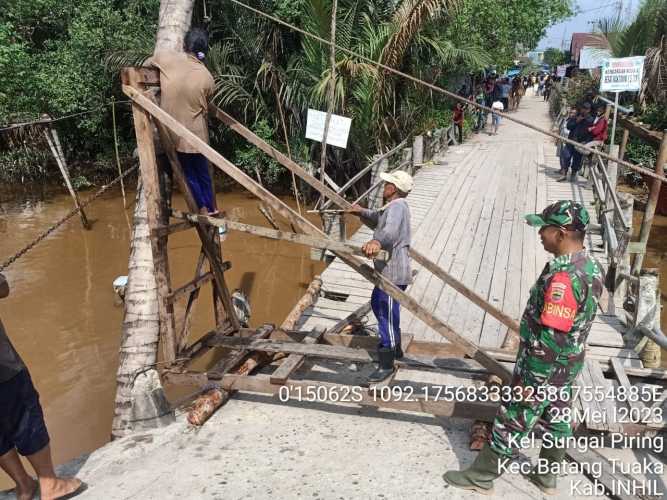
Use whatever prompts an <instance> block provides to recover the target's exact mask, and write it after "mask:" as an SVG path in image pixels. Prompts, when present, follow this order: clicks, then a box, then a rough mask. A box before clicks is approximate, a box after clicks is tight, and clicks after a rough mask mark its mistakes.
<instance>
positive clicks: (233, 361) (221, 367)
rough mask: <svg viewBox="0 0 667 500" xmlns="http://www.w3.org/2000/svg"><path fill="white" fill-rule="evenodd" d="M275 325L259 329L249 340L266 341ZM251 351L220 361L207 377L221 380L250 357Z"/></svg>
mask: <svg viewBox="0 0 667 500" xmlns="http://www.w3.org/2000/svg"><path fill="white" fill-rule="evenodd" d="M274 328H275V327H274V326H273V325H269V324H266V325H263V326H262V327H261V328H259V329H257V330H256V331H255V333H254V334H253V335H252V337H250V338H249V339H248V340H262V339H266V338H267V337H269V335H271V332H272V331H273V330H274ZM250 353H251V351H250V350H241V351H238V352H236V353H233V354H231V355H230V356H227V357H225V358H223V359H221V360H220V361H218V362H217V363H216V364H215V365H214V366H213V368H211V369H210V370H209V371H208V373H207V377H208V378H209V379H216V378H217V379H220V378H221V377H222V376H223V375H224V374H226V373H227V372H229V371H230V370H232V369H233V368H235V367H236V366H237V365H238V364H240V363H242V362H243V361H244V360H245V359H246V358H247V357H248V355H250Z"/></svg>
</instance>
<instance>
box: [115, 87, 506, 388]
mask: <svg viewBox="0 0 667 500" xmlns="http://www.w3.org/2000/svg"><path fill="white" fill-rule="evenodd" d="M123 92H125V94H126V95H128V96H129V97H130V98H131V99H132V100H133V102H134V103H135V104H137V105H139V106H140V107H141V108H142V109H143V110H145V111H146V112H148V113H149V114H150V115H152V116H153V117H154V118H155V119H156V120H157V121H159V122H160V123H162V124H163V125H164V126H166V127H167V128H168V129H169V130H171V131H172V132H173V133H175V134H178V135H180V136H182V137H184V138H185V139H186V140H187V141H189V142H190V143H191V144H192V145H193V146H196V148H197V149H198V150H199V151H200V152H201V153H202V154H204V155H205V156H206V157H207V158H208V159H209V161H211V162H212V163H213V164H215V165H216V166H217V167H218V168H220V169H221V170H222V171H223V172H225V173H227V174H228V175H229V176H230V177H232V178H233V179H234V180H236V181H237V182H239V183H240V184H241V185H242V186H243V187H245V188H246V189H247V190H248V191H250V192H251V193H253V194H254V195H255V196H257V197H259V198H260V199H262V200H263V201H265V202H266V203H267V204H268V205H269V206H271V207H272V208H273V209H274V210H276V212H278V213H280V214H281V215H283V216H284V217H285V218H286V219H287V220H288V221H289V222H291V223H292V224H294V225H295V227H297V228H299V229H300V230H301V231H303V232H304V233H306V234H312V235H318V236H321V237H326V235H325V234H324V233H322V231H320V230H319V229H318V228H317V227H316V226H314V225H313V224H311V223H310V222H309V221H308V220H306V219H304V218H303V217H301V216H300V215H299V214H297V213H296V212H294V211H293V210H292V209H291V208H289V207H288V206H287V205H285V204H284V203H283V202H282V201H280V200H279V199H278V198H276V197H275V196H274V195H273V194H272V193H270V192H269V191H267V190H266V189H265V188H263V187H262V186H259V185H258V184H257V183H256V182H255V181H253V180H252V179H251V178H250V177H248V176H247V175H246V174H245V173H243V172H242V171H241V170H239V169H238V168H237V167H236V166H235V165H233V164H232V163H230V162H229V161H228V160H227V159H225V158H224V157H223V156H222V155H220V154H219V153H217V152H216V151H215V150H214V149H213V148H211V147H210V146H209V145H208V144H206V143H204V142H203V141H201V140H200V139H199V138H198V137H196V136H195V135H194V134H192V133H191V132H190V131H189V130H187V129H186V128H185V127H184V126H183V125H181V124H180V123H178V121H176V120H175V119H174V118H173V117H171V116H170V115H169V114H167V113H166V112H164V111H163V110H162V109H161V108H160V107H159V106H157V105H156V104H155V103H153V102H151V100H150V99H148V98H146V97H145V96H143V95H142V94H141V93H140V92H138V91H137V90H136V89H135V88H133V87H130V86H127V85H124V86H123ZM336 255H337V256H338V257H339V258H341V259H342V260H343V261H344V262H346V263H347V264H348V265H350V267H352V268H353V269H355V270H356V271H357V272H359V273H360V274H361V275H362V276H364V277H365V278H367V279H368V280H369V281H371V282H372V283H374V284H375V285H376V286H378V287H379V288H381V289H382V290H384V291H385V292H386V293H387V294H388V295H390V296H391V297H392V298H394V299H395V300H397V301H399V302H400V303H401V305H402V306H403V307H405V308H406V309H408V310H409V311H411V312H412V313H413V314H415V315H417V316H418V317H419V318H420V319H421V320H422V321H424V322H425V323H426V324H428V325H429V326H430V327H431V328H433V329H434V330H435V331H437V332H438V333H440V334H441V335H443V336H444V337H446V338H447V339H448V340H449V341H450V342H452V343H455V344H457V345H458V346H460V347H461V348H462V349H463V351H464V352H465V353H466V354H467V355H468V356H470V357H471V358H472V359H474V360H476V361H478V362H479V363H480V364H481V365H483V366H484V367H485V368H487V369H488V370H490V371H491V372H493V373H495V374H496V375H498V376H499V377H500V378H501V379H502V380H503V381H504V382H505V383H509V381H510V378H511V374H510V372H509V370H507V369H506V368H505V367H504V366H503V365H501V364H500V363H498V362H497V361H496V360H495V359H493V358H492V357H491V356H489V355H488V354H487V353H486V352H484V351H483V350H481V349H480V348H479V347H478V346H477V345H475V344H473V343H472V342H470V341H468V340H467V339H465V338H463V337H462V336H460V335H459V334H457V333H456V332H454V331H453V330H452V329H451V328H450V327H449V326H448V325H447V324H446V323H444V322H443V321H442V320H441V319H440V318H438V317H436V316H435V315H433V314H431V313H430V312H429V311H427V310H426V309H425V308H423V307H422V306H421V305H420V304H419V303H418V302H417V301H416V300H414V299H413V298H412V297H410V296H409V295H407V294H406V293H405V292H403V291H402V290H400V289H399V288H397V287H396V286H394V285H393V284H392V283H390V282H389V281H388V280H386V278H384V277H383V276H381V275H380V274H379V273H377V272H375V270H373V269H372V268H370V267H369V266H368V265H366V264H364V263H363V261H361V260H360V259H358V258H356V257H353V256H351V255H349V254H348V255H344V254H342V253H338V252H336Z"/></svg>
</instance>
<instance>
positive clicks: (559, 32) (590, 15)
mask: <svg viewBox="0 0 667 500" xmlns="http://www.w3.org/2000/svg"><path fill="white" fill-rule="evenodd" d="M641 1H642V0H575V2H574V4H575V14H574V15H573V16H572V17H571V18H569V19H567V20H565V21H564V22H562V23H558V24H555V25H553V26H552V27H551V28H549V29H547V33H546V35H545V36H544V38H542V40H540V43H539V44H538V46H537V47H538V49H540V50H544V49H546V48H549V47H556V48H559V49H560V48H561V44H562V42H563V39H565V44H564V46H563V48H564V49H565V50H567V49H568V48H569V47H570V39H571V38H572V33H579V32H584V33H586V32H590V31H592V30H593V27H594V23H595V21H597V20H598V19H601V18H606V17H616V15H617V14H618V12H619V7H620V8H621V12H622V18H623V19H624V20H627V19H633V18H634V16H635V14H636V13H637V11H638V10H639V5H640V3H641Z"/></svg>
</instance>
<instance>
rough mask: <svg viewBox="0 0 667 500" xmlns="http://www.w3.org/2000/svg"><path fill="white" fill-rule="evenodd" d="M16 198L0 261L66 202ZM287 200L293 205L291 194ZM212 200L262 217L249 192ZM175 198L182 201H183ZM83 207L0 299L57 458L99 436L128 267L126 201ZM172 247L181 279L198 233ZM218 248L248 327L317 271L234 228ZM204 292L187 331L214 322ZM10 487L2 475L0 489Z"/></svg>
mask: <svg viewBox="0 0 667 500" xmlns="http://www.w3.org/2000/svg"><path fill="white" fill-rule="evenodd" d="M85 196H86V195H84V198H85ZM3 198H4V200H6V197H3ZM3 198H0V200H3ZM16 198H18V199H20V200H19V201H16V200H15V201H4V200H3V201H2V202H1V203H0V259H2V260H4V259H5V258H7V256H9V255H11V254H13V253H14V252H15V251H16V250H18V249H19V248H21V247H22V246H23V245H25V244H26V243H28V242H29V241H30V240H31V239H32V238H34V237H35V235H37V234H39V233H40V232H41V231H43V230H44V229H45V228H47V227H48V226H49V225H50V224H51V223H53V221H55V220H57V219H59V218H61V217H62V216H64V215H65V214H66V213H67V212H68V211H69V210H70V208H71V200H70V198H69V197H67V196H65V195H62V194H54V195H46V196H29V197H27V201H26V197H25V196H21V195H19V196H17V197H16ZM128 200H132V201H133V200H134V195H133V194H132V195H131V197H128ZM284 201H285V202H287V203H289V204H290V205H292V206H294V203H293V202H292V200H291V199H289V198H285V199H284ZM218 203H219V205H220V204H221V206H222V208H224V209H225V210H226V211H227V214H228V215H229V216H230V217H233V218H236V219H238V220H240V221H243V222H247V223H249V224H255V225H264V226H267V225H268V224H267V221H266V219H265V218H264V217H263V216H262V215H261V214H260V212H259V210H258V208H257V201H256V199H254V198H252V197H250V196H249V195H246V194H243V193H227V194H224V195H219V196H218ZM175 206H176V208H182V207H183V203H182V201H181V200H176V201H175ZM87 213H88V217H89V219H91V220H92V221H94V226H93V230H92V231H84V230H82V228H81V224H80V223H79V219H78V218H75V219H72V220H71V221H70V222H69V223H68V224H66V225H65V226H64V227H62V228H61V229H59V230H58V231H56V232H55V233H54V234H53V235H51V236H50V237H49V238H48V239H47V240H46V241H44V242H42V243H41V244H40V245H38V246H37V247H36V248H35V249H34V250H32V251H31V252H30V253H28V254H27V255H26V256H24V257H23V258H22V259H20V260H18V261H17V262H16V263H15V264H13V265H12V266H10V267H9V268H8V269H7V270H6V271H5V275H6V276H7V278H8V280H9V283H10V287H11V292H10V296H9V297H8V298H6V299H4V300H2V301H0V315H1V317H2V321H3V323H4V325H5V328H6V330H7V333H8V334H9V336H10V338H11V339H12V342H13V343H14V345H15V347H16V349H17V350H18V351H19V353H20V354H21V356H22V357H23V360H24V361H25V362H26V364H27V366H28V367H29V369H30V372H31V374H32V377H33V380H34V381H35V384H36V386H37V389H38V390H39V393H40V396H41V401H42V405H43V407H44V411H45V415H46V420H47V425H48V428H49V434H50V435H51V444H52V448H53V454H54V459H55V462H56V463H62V462H64V461H67V460H69V459H71V458H73V457H76V456H78V455H80V454H81V453H84V452H89V451H91V450H93V449H95V448H98V447H100V446H102V445H103V444H104V443H106V442H107V441H108V439H109V434H110V429H111V420H112V415H113V401H114V394H115V374H116V368H117V362H118V346H119V342H120V326H121V320H122V313H123V309H122V306H120V305H118V304H117V302H118V299H117V297H116V295H115V293H114V291H113V289H112V286H111V284H112V282H113V280H114V279H115V278H116V277H117V276H120V275H125V274H127V259H128V249H129V236H130V221H131V216H132V208H130V209H129V210H127V216H126V214H125V212H124V211H123V206H122V199H121V197H120V195H119V194H118V193H114V194H111V195H109V196H107V197H104V198H102V199H100V200H97V201H96V202H95V203H93V204H92V205H91V206H90V209H89V210H87ZM278 220H279V223H281V222H280V219H278ZM313 220H314V219H313ZM284 227H285V229H287V228H288V226H287V225H285V226H284ZM169 246H170V267H171V271H172V284H173V286H180V285H182V284H184V283H186V282H188V281H190V280H191V279H192V278H193V275H194V269H195V264H196V260H197V257H198V255H199V249H200V245H199V243H198V239H197V237H196V233H195V232H194V231H187V232H183V233H179V234H176V235H173V236H172V237H171V238H170V243H169ZM223 254H224V259H225V260H230V261H231V262H232V269H231V270H230V271H228V272H227V273H226V277H227V282H228V285H229V287H230V288H231V289H233V288H237V287H238V288H242V289H243V290H245V291H246V292H247V293H248V294H249V297H250V303H251V306H252V318H251V325H252V326H256V325H261V324H262V323H265V322H270V323H276V324H279V323H281V322H282V320H283V319H284V318H285V316H286V315H287V313H288V312H289V311H290V310H291V308H292V307H293V305H294V304H295V302H296V301H297V300H298V299H299V298H300V297H301V296H302V295H303V293H304V292H305V290H306V288H307V287H308V284H309V283H310V281H311V280H312V278H313V277H314V276H315V275H316V274H318V273H320V272H321V271H322V270H323V269H324V265H323V264H322V263H321V262H317V261H313V260H311V259H310V250H309V249H308V248H306V247H303V246H300V245H295V244H291V243H285V242H280V241H273V240H268V239H261V238H257V237H254V236H251V235H246V234H242V233H238V232H234V233H230V234H229V236H228V237H227V239H226V241H225V243H224V246H223ZM210 290H211V289H210V285H207V286H206V287H205V288H204V289H203V290H202V293H201V294H200V299H199V303H198V305H197V309H196V311H195V316H194V318H193V324H192V330H191V331H192V332H193V334H202V333H204V332H205V331H206V330H207V329H210V328H211V327H212V326H213V323H214V322H213V315H212V305H211V302H212V299H211V291H210ZM177 307H178V306H177ZM181 307H182V306H181ZM10 486H11V483H10V481H9V479H8V478H7V477H6V476H5V475H4V474H3V473H0V489H4V488H7V487H10Z"/></svg>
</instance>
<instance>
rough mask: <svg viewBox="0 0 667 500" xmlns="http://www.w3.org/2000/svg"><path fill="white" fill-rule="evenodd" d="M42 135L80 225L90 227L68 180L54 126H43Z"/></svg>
mask: <svg viewBox="0 0 667 500" xmlns="http://www.w3.org/2000/svg"><path fill="white" fill-rule="evenodd" d="M44 135H45V136H46V141H47V142H48V143H49V148H50V149H51V153H52V154H53V159H54V160H56V164H57V165H58V168H59V169H60V173H61V174H62V176H63V179H64V180H65V186H67V190H68V191H69V194H70V196H71V197H72V200H73V201H74V206H75V207H76V208H77V210H78V211H79V217H80V218H81V225H82V226H83V228H84V229H91V228H92V226H91V225H90V222H89V221H88V217H86V212H84V211H83V208H81V202H80V201H79V195H78V194H77V192H76V191H75V190H74V186H73V185H72V181H71V180H70V176H69V169H68V168H67V162H66V161H65V155H64V153H63V148H62V147H61V145H60V139H58V132H57V131H56V129H55V128H53V126H52V125H48V126H47V127H45V128H44Z"/></svg>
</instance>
